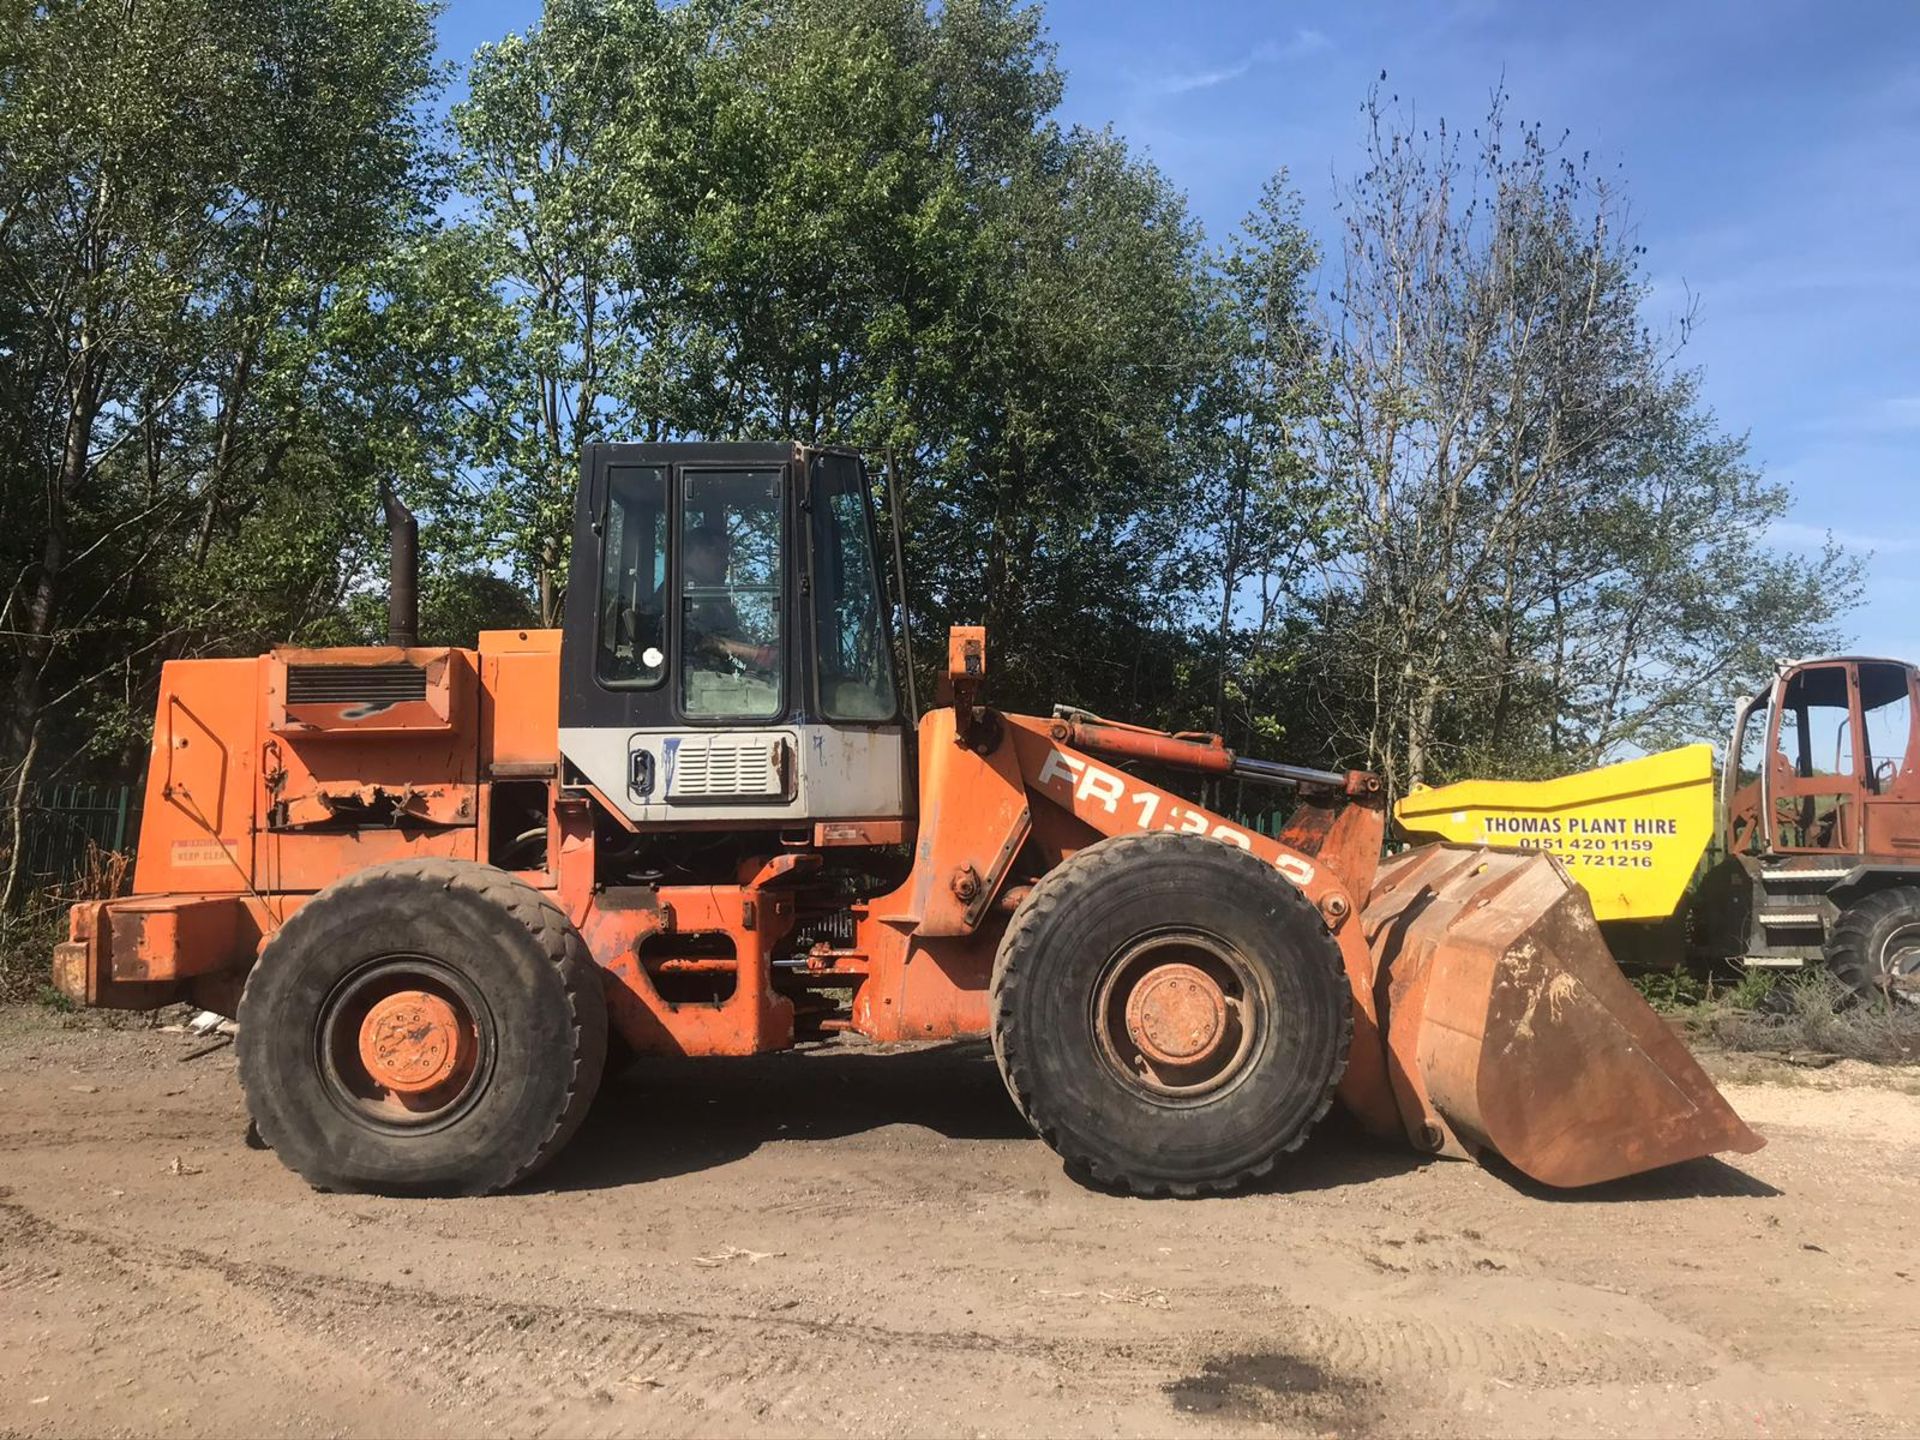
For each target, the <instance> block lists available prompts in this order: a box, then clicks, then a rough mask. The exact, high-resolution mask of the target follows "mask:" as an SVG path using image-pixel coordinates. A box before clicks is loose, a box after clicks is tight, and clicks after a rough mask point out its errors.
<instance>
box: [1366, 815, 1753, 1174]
mask: <svg viewBox="0 0 1920 1440" xmlns="http://www.w3.org/2000/svg"><path fill="white" fill-rule="evenodd" d="M1362 924H1363V928H1364V930H1365V933H1366V935H1367V938H1368V941H1369V943H1370V945H1371V947H1372V950H1373V953H1374V956H1375V959H1376V962H1377V965H1378V970H1379V977H1380V978H1379V982H1378V986H1377V998H1378V1001H1379V1008H1380V1013H1381V1017H1382V1023H1383V1029H1384V1032H1385V1035H1386V1052H1387V1070H1388V1074H1389V1077H1390V1079H1391V1081H1392V1084H1393V1089H1394V1095H1395V1099H1396V1100H1397V1101H1398V1103H1399V1105H1400V1110H1401V1118H1402V1121H1403V1124H1404V1127H1405V1130H1406V1133H1407V1135H1408V1137H1409V1138H1410V1139H1411V1140H1412V1141H1413V1142H1414V1144H1415V1145H1416V1146H1418V1147H1420V1148H1422V1149H1426V1150H1429V1151H1434V1152H1438V1153H1446V1154H1479V1153H1482V1152H1485V1151H1493V1152H1496V1153H1498V1154H1499V1155H1502V1156H1504V1157H1505V1158H1506V1159H1507V1160H1508V1162H1510V1163H1511V1164H1513V1165H1514V1166H1515V1167H1516V1168H1518V1169H1519V1170H1521V1171H1522V1172H1524V1173H1525V1174H1527V1175H1530V1176H1532V1177H1533V1178H1534V1179H1536V1180H1539V1181H1541V1182H1542V1183H1544V1184H1548V1185H1555V1186H1577V1185H1591V1184H1595V1183H1597V1182H1599V1181H1603V1180H1611V1179H1617V1178H1618V1177H1620V1176H1623V1175H1632V1174H1636V1173H1638V1172H1640V1171H1643V1170H1653V1169H1657V1168H1659V1167H1660V1166H1663V1165H1671V1164H1674V1163H1676V1162H1678V1161H1682V1160H1691V1159H1696V1158H1698V1157H1701V1156H1704V1155H1712V1154H1716V1153H1719V1152H1722V1151H1742V1152H1744V1151H1751V1150H1757V1149H1758V1148H1759V1147H1760V1146H1761V1145H1762V1144H1763V1143H1764V1142H1763V1141H1762V1140H1761V1138H1760V1137H1759V1136H1758V1135H1756V1134H1754V1132H1753V1131H1752V1130H1750V1129H1748V1128H1747V1125H1746V1124H1745V1122H1744V1121H1742V1120H1741V1119H1740V1117H1739V1116H1738V1115H1736V1114H1735V1113H1734V1112H1733V1108H1732V1107H1731V1106H1729V1105H1728V1104H1727V1102H1726V1100H1725V1099H1724V1098H1722V1097H1721V1095H1720V1093H1719V1091H1718V1090H1716V1089H1715V1088H1714V1086H1713V1082H1712V1081H1711V1080H1709V1079H1708V1078H1707V1076H1706V1073H1705V1072H1704V1071H1702V1070H1701V1069H1700V1067H1699V1065H1698V1063H1697V1062H1696V1061H1695V1060H1694V1059H1693V1057H1692V1055H1691V1054H1689V1053H1688V1051H1687V1048H1686V1046H1685V1045H1684V1044H1682V1043H1681V1041H1680V1039H1679V1037H1678V1036H1676V1035H1675V1034H1674V1033H1673V1031H1672V1030H1671V1029H1670V1028H1668V1026H1667V1025H1666V1024H1665V1022H1663V1021H1662V1020H1661V1019H1660V1018H1659V1016H1657V1015H1655V1014H1654V1013H1653V1011H1652V1010H1651V1009H1650V1008H1648V1006H1647V1004H1646V1002H1645V1001H1643V1000H1642V999H1641V998H1640V996H1639V994H1638V993H1637V992H1636V991H1635V990H1634V989H1633V987H1632V986H1630V985H1629V984H1627V982H1626V980H1625V979H1624V978H1623V977H1622V976H1621V974H1620V971H1619V968H1618V967H1617V966H1616V965H1615V964H1614V962H1613V958H1612V956H1611V955H1610V954H1609V953H1608V951H1607V948H1606V944H1605V942H1604V941H1603V940H1602V938H1601V935H1600V931H1599V927H1598V926H1597V925H1596V924H1595V922H1594V919H1593V914H1592V909H1591V907H1590V905H1589V904H1588V902H1587V899H1586V896H1585V894H1584V893H1583V892H1582V891H1581V890H1580V889H1579V888H1578V887H1577V886H1575V885H1574V884H1573V883H1572V881H1570V880H1569V879H1568V878H1567V876H1566V873H1565V872H1564V871H1563V870H1562V869H1561V868H1560V866H1559V865H1558V864H1557V863H1556V862H1555V861H1554V860H1553V859H1552V857H1550V856H1547V855H1544V854H1540V853H1537V852H1532V853H1529V852H1518V851H1502V850H1488V849H1484V848H1479V847H1461V846H1442V845H1432V846H1426V847H1423V848H1421V849H1418V850H1413V851H1409V852H1407V853H1406V854H1405V855H1402V856H1399V857H1396V858H1395V859H1394V860H1392V861H1389V862H1388V863H1387V864H1386V865H1385V866H1383V867H1382V868H1381V871H1380V874H1379V878H1378V880H1377V882H1376V884H1375V887H1374V890H1373V894H1372V897H1371V900H1370V901H1369V903H1368V906H1367V908H1366V911H1365V913H1364V915H1363V916H1362Z"/></svg>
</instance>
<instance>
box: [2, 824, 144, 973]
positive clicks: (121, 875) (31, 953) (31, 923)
mask: <svg viewBox="0 0 1920 1440" xmlns="http://www.w3.org/2000/svg"><path fill="white" fill-rule="evenodd" d="M129 860H130V857H129V856H126V855H122V854H119V853H117V852H115V851H112V850H100V849H97V848H89V849H88V851H87V860H86V867H85V868H84V869H83V870H82V871H81V873H80V874H79V875H78V876H76V877H75V878H74V879H73V880H72V881H70V882H69V883H67V884H65V885H60V886H51V887H48V888H46V889H43V890H37V891H35V892H33V894H31V895H29V896H28V897H27V903H26V905H25V907H24V908H22V909H21V910H20V911H19V912H18V913H17V914H13V915H0V1004H7V1005H18V1004H24V1003H26V1002H29V1001H39V1002H40V1003H41V1004H43V1005H48V1006H51V1007H52V1008H54V1009H57V1010H65V1009H69V1008H71V1007H70V1005H69V1002H68V1001H67V998H66V997H65V996H64V995H62V994H61V993H60V992H59V991H58V990H56V989H54V988H53V947H54V946H55V945H57V944H58V943H59V942H60V941H62V940H64V939H66V938H67V907H68V906H69V905H72V904H74V903H75V902H76V901H80V900H104V899H107V898H109V897H111V896H114V895H119V894H122V893H124V892H125V890H126V886H127V870H128V865H129Z"/></svg>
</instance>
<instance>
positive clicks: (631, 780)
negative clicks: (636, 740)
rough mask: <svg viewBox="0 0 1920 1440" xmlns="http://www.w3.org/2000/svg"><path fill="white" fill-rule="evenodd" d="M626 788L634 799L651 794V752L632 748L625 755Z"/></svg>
mask: <svg viewBox="0 0 1920 1440" xmlns="http://www.w3.org/2000/svg"><path fill="white" fill-rule="evenodd" d="M627 789H628V790H629V791H630V792H631V793H632V794H633V796H634V798H635V799H639V800H644V799H646V798H647V797H648V796H649V795H651V794H653V752H652V751H651V750H634V751H631V752H630V753H629V754H628V755H627Z"/></svg>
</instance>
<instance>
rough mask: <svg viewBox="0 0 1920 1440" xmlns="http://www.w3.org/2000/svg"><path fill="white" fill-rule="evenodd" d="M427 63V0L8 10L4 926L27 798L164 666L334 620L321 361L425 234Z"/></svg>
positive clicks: (3, 279) (0, 120) (0, 228)
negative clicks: (377, 269) (345, 281)
mask: <svg viewBox="0 0 1920 1440" xmlns="http://www.w3.org/2000/svg"><path fill="white" fill-rule="evenodd" d="M431 49H432V33H431V15H430V11H429V9H428V7H427V6H426V5H424V4H422V3H418V0H247V3H212V0H179V3H171V4H168V5H165V6H161V5H156V4H141V3H131V4H112V5H109V4H102V3H95V0H55V3H46V4H34V3H27V0H5V4H4V9H0V297H4V298H0V316H4V317H5V323H6V324H7V325H8V327H9V330H10V340H11V342H12V343H10V344H9V345H8V346H7V347H6V349H5V352H4V354H0V413H3V414H4V417H5V418H4V424H5V426H6V431H5V437H4V438H5V441H6V443H5V444H4V446H0V449H3V450H4V451H5V453H6V460H5V461H4V462H0V464H4V466H5V471H4V479H5V489H4V492H3V493H0V559H3V560H4V562H5V565H6V572H5V573H6V576H7V583H8V589H7V591H6V593H5V597H4V601H3V602H0V603H3V604H4V610H3V611H0V614H3V615H4V621H5V623H4V626H0V630H4V634H5V644H6V647H7V652H8V660H9V669H10V674H9V676H8V698H9V704H8V709H7V714H6V719H5V726H4V733H0V761H4V764H5V766H6V772H5V773H6V780H7V785H8V798H9V806H8V815H9V821H8V823H9V831H10V833H9V835H8V836H7V840H8V842H9V843H8V850H9V852H10V854H11V855H12V856H13V857H14V858H13V859H11V860H10V861H9V865H8V870H7V876H6V880H5V889H4V894H0V905H4V904H8V903H11V902H12V901H14V900H15V899H16V898H17V891H18V880H19V873H18V865H17V856H18V849H19V847H18V846H17V845H13V844H12V843H11V841H12V839H13V838H14V835H15V834H17V827H18V824H19V818H20V814H21V806H22V803H23V799H24V796H25V794H26V791H27V787H28V785H29V784H30V782H31V781H32V779H33V778H34V776H35V773H36V770H41V769H45V768H48V767H57V766H58V765H60V764H64V763H69V762H71V761H72V760H73V759H74V758H75V757H76V756H77V755H79V754H80V753H82V752H84V751H86V750H87V749H88V748H89V747H91V748H93V749H95V750H102V749H104V750H107V751H109V752H111V750H112V749H113V748H115V747H117V746H121V745H131V744H132V743H134V741H135V739H136V737H137V735H138V731H139V729H140V726H141V723H142V719H141V718H140V717H141V712H143V711H144V710H146V708H147V707H148V705H149V704H150V697H151V684H152V680H153V677H154V674H155V672H156V669H157V662H158V661H159V660H160V659H161V658H164V657H165V656H168V655H173V654H184V653H196V652H207V651H212V652H215V653H219V652H222V651H225V650H227V649H229V648H230V647H233V646H235V645H239V644H246V645H257V644H259V643H262V641H263V639H264V638H265V637H266V636H269V635H273V634H286V633H289V632H291V631H297V630H298V629H299V628H300V627H301V626H302V625H303V624H308V623H311V622H312V621H313V620H314V619H315V618H316V617H318V616H321V615H323V614H326V613H328V612H330V611H331V610H332V608H333V607H334V606H335V604H336V603H337V601H338V598H339V585H338V579H339V576H340V575H341V574H342V571H343V560H342V557H343V548H345V547H344V541H345V538H346V531H347V530H348V529H350V527H349V526H347V525H345V523H344V522H343V521H342V519H341V515H342V508H341V507H342V502H343V501H344V500H347V499H348V498H349V496H350V493H351V492H353V491H355V490H356V488H359V487H357V485H356V482H355V480H354V478H353V475H352V467H351V462H350V457H347V456H344V455H343V454H341V453H340V451H339V448H338V447H337V445H336V444H335V443H333V442H334V441H336V440H337V439H338V436H337V435H329V433H328V431H327V429H326V427H325V425H324V424H323V423H321V420H320V417H319V415H318V412H317V402H318V401H319V400H320V399H321V395H320V394H319V392H318V391H317V390H316V386H315V380H316V378H317V366H316V363H315V357H316V353H317V350H318V346H319V343H320V342H319V337H320V334H321V331H322V329H323V321H324V317H325V316H326V314H327V311H328V308H329V305H330V304H331V301H332V299H333V297H334V295H335V293H336V290H337V287H338V286H339V284H340V281H341V278H342V277H343V276H344V275H346V274H348V273H350V272H352V271H354V270H355V268H356V267H359V266H362V265H364V264H366V263H368V262H369V261H370V260H372V258H373V257H375V256H377V255H379V254H380V253H382V251H383V249H384V248H385V247H386V246H387V245H388V244H389V243H390V240H391V237H392V236H393V235H394V234H395V233H396V231H397V230H399V229H401V228H404V227H405V226H406V225H408V224H409V223H414V222H415V221H417V219H418V216H419V209H418V201H417V200H416V198H415V197H416V196H417V194H418V192H419V191H420V189H421V186H420V183H419V182H420V179H421V176H420V173H419V171H420V157H421V120H420V116H419V114H418V110H417V107H418V104H419V102H420V101H421V99H422V98H423V96H424V95H425V94H426V92H427V91H428V89H429V87H430V85H431V82H432V79H433V76H432V70H431V63H430V55H431ZM355 498H357V497H355Z"/></svg>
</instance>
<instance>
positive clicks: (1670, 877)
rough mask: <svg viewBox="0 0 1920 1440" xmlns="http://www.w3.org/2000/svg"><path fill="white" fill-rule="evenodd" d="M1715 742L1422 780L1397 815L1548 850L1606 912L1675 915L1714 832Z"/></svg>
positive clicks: (1434, 834) (1433, 827)
mask: <svg viewBox="0 0 1920 1440" xmlns="http://www.w3.org/2000/svg"><path fill="white" fill-rule="evenodd" d="M1713 778H1714V776H1713V747H1712V746H1711V745H1684V746H1682V747H1681V748H1680V749H1678V750H1663V751H1661V752H1660V753H1659V754H1657V755H1648V756H1645V757H1644V758H1642V759H1639V760H1627V761H1624V762H1622V763H1621V764H1618V765H1607V766H1604V767H1602V768H1601V769H1599V770H1585V771H1582V772H1581V773H1580V774H1578V775H1568V776H1565V777H1563V778H1561V779H1559V780H1462V781H1460V782H1459V783H1458V784H1454V785H1441V786H1438V787H1436V788H1433V789H1427V788H1425V787H1420V788H1416V789H1415V790H1414V792H1413V793H1412V794H1411V795H1408V796H1407V797H1406V798H1405V799H1403V800H1402V801H1400V803H1399V804H1398V805H1396V806H1394V810H1393V816H1394V819H1395V820H1396V821H1397V822H1398V824H1399V826H1400V829H1401V831H1402V832H1404V833H1405V834H1406V836H1407V837H1408V838H1409V839H1412V840H1451V841H1454V842H1456V843H1459V844H1467V845H1501V846H1508V847H1514V848H1519V849H1526V850H1545V851H1548V852H1549V853H1551V854H1553V855H1555V856H1558V857H1559V859H1560V861H1561V862H1562V863H1563V864H1564V865H1565V866H1566V867H1567V872H1568V873H1569V874H1570V875H1572V876H1573V878H1574V879H1575V880H1577V881H1579V882H1580V885H1581V886H1582V888H1584V889H1585V890H1586V892H1587V895H1588V897H1589V898H1590V899H1591V900H1592V901H1593V914H1594V918H1595V919H1597V920H1659V919H1664V918H1665V917H1667V916H1669V915H1671V914H1673V912H1674V910H1675V909H1676V908H1677V907H1678V906H1679V904H1680V898H1681V896H1682V895H1684V894H1685V893H1686V889H1687V882H1688V881H1689V880H1691V879H1692V878H1693V872H1694V869H1695V867H1696V866H1698V865H1699V863H1700V856H1701V854H1702V853H1703V852H1704V851H1705V850H1706V848H1707V843H1708V842H1709V841H1710V840H1712V838H1713V827H1714V803H1713Z"/></svg>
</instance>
